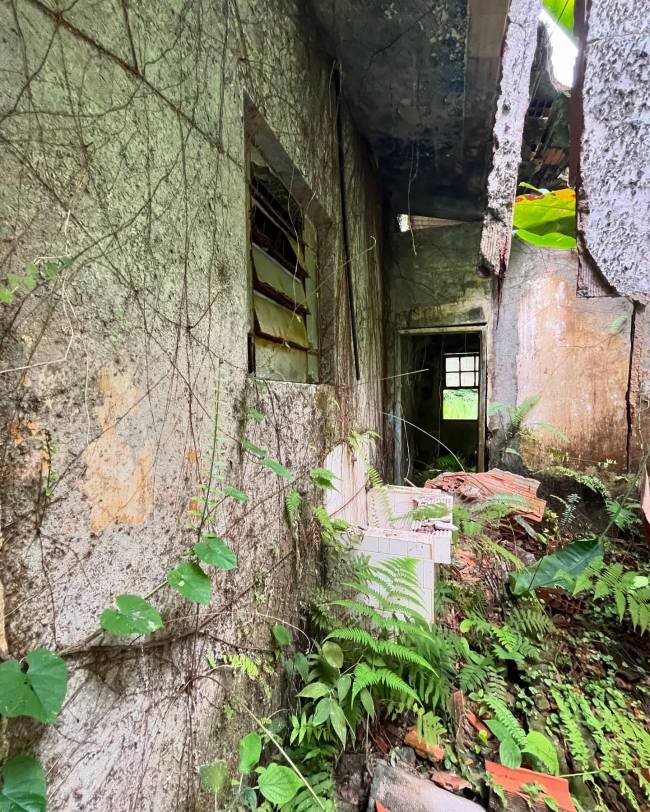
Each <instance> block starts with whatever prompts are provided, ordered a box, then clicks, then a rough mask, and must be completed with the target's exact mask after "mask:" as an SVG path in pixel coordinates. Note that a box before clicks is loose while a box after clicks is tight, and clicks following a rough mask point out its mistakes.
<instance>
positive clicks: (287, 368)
mask: <svg viewBox="0 0 650 812" xmlns="http://www.w3.org/2000/svg"><path fill="white" fill-rule="evenodd" d="M250 239H251V266H252V268H251V270H252V287H253V292H252V295H253V321H254V326H253V348H252V350H253V353H254V359H253V363H252V366H254V371H255V374H256V375H257V376H258V377H260V378H272V379H276V380H288V381H301V382H309V383H313V382H316V381H317V380H318V330H317V312H316V311H317V295H316V255H317V254H316V230H315V228H314V227H313V225H312V224H311V222H310V221H309V219H308V218H307V217H305V215H304V213H303V212H302V210H301V208H300V206H299V205H298V203H297V202H296V200H295V199H294V198H293V196H292V195H291V192H290V190H289V189H287V187H286V186H285V184H284V183H283V182H282V181H281V180H280V179H279V178H278V177H277V175H276V174H275V173H274V172H273V170H272V169H271V167H270V166H269V164H268V163H267V161H266V160H265V158H264V156H263V155H262V154H261V153H260V152H259V150H257V149H256V148H255V147H251V150H250Z"/></svg>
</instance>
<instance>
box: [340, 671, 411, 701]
mask: <svg viewBox="0 0 650 812" xmlns="http://www.w3.org/2000/svg"><path fill="white" fill-rule="evenodd" d="M378 685H379V686H383V687H384V688H387V689H388V690H390V691H392V692H394V693H398V694H399V693H402V694H404V695H405V696H408V697H410V698H411V699H412V700H413V702H414V703H415V704H416V705H419V704H420V697H419V696H418V694H417V693H416V692H415V691H414V690H413V688H411V686H410V685H408V684H407V683H406V682H405V681H404V680H403V679H402V678H401V677H400V676H398V675H397V674H395V673H394V672H393V671H391V670H390V669H388V668H372V667H371V666H369V665H368V664H367V663H359V665H357V666H356V668H355V669H354V682H353V685H352V697H353V698H354V697H355V696H356V695H357V694H359V693H360V692H361V691H362V690H363V689H364V688H370V687H373V686H378Z"/></svg>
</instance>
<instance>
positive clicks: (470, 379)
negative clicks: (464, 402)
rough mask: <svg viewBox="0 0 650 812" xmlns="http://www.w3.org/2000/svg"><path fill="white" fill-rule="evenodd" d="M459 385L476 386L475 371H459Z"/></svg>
mask: <svg viewBox="0 0 650 812" xmlns="http://www.w3.org/2000/svg"><path fill="white" fill-rule="evenodd" d="M460 385H461V386H476V372H473V371H472V372H461V373H460Z"/></svg>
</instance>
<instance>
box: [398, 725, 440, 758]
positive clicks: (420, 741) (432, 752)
mask: <svg viewBox="0 0 650 812" xmlns="http://www.w3.org/2000/svg"><path fill="white" fill-rule="evenodd" d="M404 744H405V745H406V746H407V747H412V748H413V750H415V752H416V753H417V754H418V756H420V758H427V759H429V761H442V760H443V758H444V757H445V750H444V748H443V747H441V746H440V745H439V744H429V743H428V742H427V741H426V740H425V739H424V738H423V737H422V736H420V734H419V733H418V732H417V730H416V729H415V728H414V727H412V728H411V729H410V730H409V732H408V733H407V734H406V736H405V737H404Z"/></svg>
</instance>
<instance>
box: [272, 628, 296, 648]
mask: <svg viewBox="0 0 650 812" xmlns="http://www.w3.org/2000/svg"><path fill="white" fill-rule="evenodd" d="M271 632H272V633H273V637H275V642H276V643H277V644H278V645H279V646H290V645H291V643H293V638H292V637H291V634H290V633H289V630H288V629H287V627H286V626H283V625H282V624H281V623H276V624H275V625H274V626H273V628H272V629H271Z"/></svg>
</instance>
